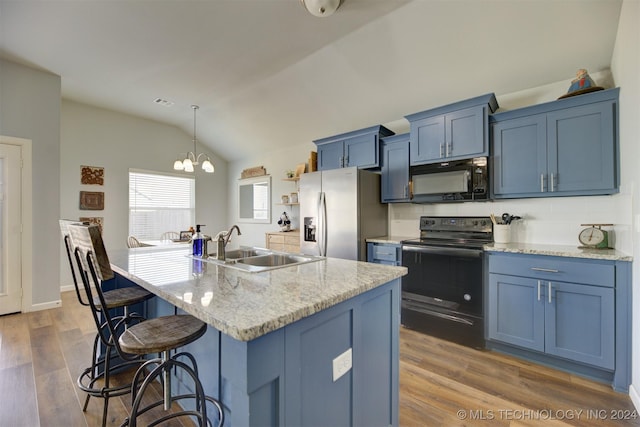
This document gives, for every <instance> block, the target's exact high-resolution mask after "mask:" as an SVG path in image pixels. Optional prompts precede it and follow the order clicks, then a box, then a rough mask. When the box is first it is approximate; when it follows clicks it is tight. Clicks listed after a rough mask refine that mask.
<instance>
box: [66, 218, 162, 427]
mask: <svg viewBox="0 0 640 427" xmlns="http://www.w3.org/2000/svg"><path fill="white" fill-rule="evenodd" d="M59 223H60V232H61V233H62V238H63V241H64V245H65V249H66V251H67V259H68V261H69V267H70V268H71V277H72V278H73V285H74V288H75V291H76V296H77V297H78V301H79V302H80V304H81V305H84V306H87V307H90V306H91V303H90V302H89V301H88V300H86V298H87V294H86V293H85V297H84V298H83V296H82V294H83V293H84V290H81V289H80V285H79V283H78V278H77V276H76V268H74V262H73V260H72V253H73V251H74V246H73V243H72V241H71V237H70V236H69V226H70V225H72V224H80V223H79V222H78V221H71V220H65V219H61V220H59ZM78 270H79V271H78V272H79V273H80V275H81V277H82V275H83V274H84V270H83V269H81V268H80V269H78ZM84 280H85V278H84V277H83V283H84ZM103 295H104V301H105V307H106V310H114V309H122V310H123V314H122V315H121V316H114V319H116V321H117V322H119V323H121V324H122V325H123V327H124V328H126V327H128V326H129V325H131V324H133V323H137V322H140V321H142V320H145V318H144V317H143V316H142V315H140V314H138V313H136V312H132V311H131V310H130V306H132V305H135V304H138V303H142V302H144V301H147V300H148V299H150V298H152V297H153V296H154V295H153V294H152V293H150V292H148V291H146V290H144V289H142V288H140V287H137V286H136V287H128V288H120V289H113V290H110V291H105V292H103ZM93 303H94V305H95V307H96V309H98V310H102V307H103V306H102V304H101V301H100V300H99V299H96V298H93ZM105 326H106V325H105V324H104V323H102V325H101V326H100V327H99V328H98V332H97V333H96V336H95V338H94V340H93V352H92V354H91V365H90V366H89V367H88V368H86V369H84V370H83V371H82V373H81V374H80V375H79V376H78V379H77V380H76V383H77V385H78V388H80V389H81V390H82V391H84V392H85V393H87V396H86V398H85V401H84V405H83V407H82V411H83V412H86V410H87V406H88V405H89V399H90V398H91V397H92V396H93V397H100V398H103V399H104V404H103V408H102V426H103V427H104V426H105V425H106V421H107V412H108V409H109V398H111V397H116V396H122V395H124V394H127V393H130V392H131V384H130V383H129V384H120V385H116V386H112V385H111V374H112V373H114V372H116V371H122V370H123V369H126V368H133V367H138V366H140V365H141V364H142V363H144V360H142V358H138V359H135V360H127V361H122V362H119V363H115V364H112V362H113V357H115V356H116V355H114V354H113V351H109V350H111V348H110V347H109V346H108V345H106V344H105V349H106V350H107V351H106V353H105V355H104V357H100V355H99V351H100V349H99V345H100V342H101V330H103V329H104V327H105ZM101 381H102V384H100V382H101Z"/></svg>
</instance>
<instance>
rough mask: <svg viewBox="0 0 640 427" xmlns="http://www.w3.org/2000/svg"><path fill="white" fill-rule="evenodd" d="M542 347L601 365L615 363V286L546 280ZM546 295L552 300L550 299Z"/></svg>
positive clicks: (612, 366)
mask: <svg viewBox="0 0 640 427" xmlns="http://www.w3.org/2000/svg"><path fill="white" fill-rule="evenodd" d="M547 288H551V298H549V297H548V295H547V304H545V332H546V334H545V351H546V352H547V353H549V354H553V355H556V356H560V357H564V358H567V359H571V360H576V361H578V362H584V363H588V364H590V365H594V366H599V367H601V368H606V369H613V368H614V367H615V360H614V359H615V358H614V356H615V320H614V319H615V303H614V290H613V289H612V288H604V287H598V286H587V285H580V284H575V283H553V282H548V283H547ZM549 299H550V300H551V303H549V302H548V301H549Z"/></svg>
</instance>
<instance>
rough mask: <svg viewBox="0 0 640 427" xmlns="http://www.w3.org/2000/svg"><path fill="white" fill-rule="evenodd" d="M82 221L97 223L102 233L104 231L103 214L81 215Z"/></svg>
mask: <svg viewBox="0 0 640 427" xmlns="http://www.w3.org/2000/svg"><path fill="white" fill-rule="evenodd" d="M79 220H80V222H88V223H89V224H95V225H97V226H98V227H100V233H102V226H103V224H104V218H103V217H101V216H81V217H80V218H79Z"/></svg>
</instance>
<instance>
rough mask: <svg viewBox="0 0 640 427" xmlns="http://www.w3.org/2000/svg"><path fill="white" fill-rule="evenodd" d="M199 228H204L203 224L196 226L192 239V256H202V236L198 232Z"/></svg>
mask: <svg viewBox="0 0 640 427" xmlns="http://www.w3.org/2000/svg"><path fill="white" fill-rule="evenodd" d="M200 227H204V225H203V224H197V225H196V232H195V234H194V235H193V237H192V240H193V256H198V257H202V256H204V234H202V233H201V232H200Z"/></svg>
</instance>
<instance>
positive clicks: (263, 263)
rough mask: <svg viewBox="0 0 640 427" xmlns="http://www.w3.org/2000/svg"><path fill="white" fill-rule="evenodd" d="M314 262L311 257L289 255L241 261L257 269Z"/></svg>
mask: <svg viewBox="0 0 640 427" xmlns="http://www.w3.org/2000/svg"><path fill="white" fill-rule="evenodd" d="M310 261H314V260H313V259H312V258H310V257H304V256H299V255H289V254H269V255H262V256H253V257H249V258H242V259H239V260H238V261H237V262H238V263H240V264H249V265H254V266H256V267H277V266H282V265H288V264H301V263H303V262H310Z"/></svg>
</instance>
